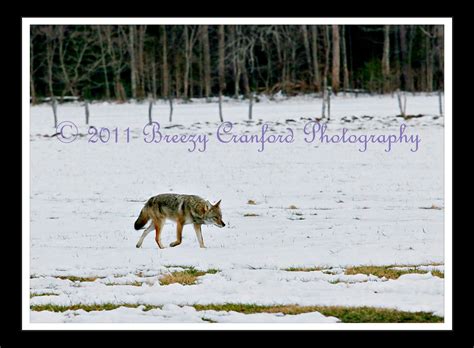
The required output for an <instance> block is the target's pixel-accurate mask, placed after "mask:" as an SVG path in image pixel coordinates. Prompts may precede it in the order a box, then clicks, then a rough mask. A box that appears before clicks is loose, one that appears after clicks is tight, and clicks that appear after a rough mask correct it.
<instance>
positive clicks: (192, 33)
mask: <svg viewBox="0 0 474 348" xmlns="http://www.w3.org/2000/svg"><path fill="white" fill-rule="evenodd" d="M196 33H197V27H196V26H192V25H185V26H184V50H185V55H184V56H185V60H184V64H185V65H184V79H183V80H184V81H183V84H184V87H183V88H184V91H183V97H184V98H185V99H187V98H188V97H189V95H190V91H189V74H190V70H191V61H192V54H193V47H194V44H195V43H196V40H197V37H198V36H197V35H196ZM191 90H192V88H191Z"/></svg>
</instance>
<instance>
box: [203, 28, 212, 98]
mask: <svg viewBox="0 0 474 348" xmlns="http://www.w3.org/2000/svg"><path fill="white" fill-rule="evenodd" d="M201 39H202V44H203V47H202V48H203V51H204V52H203V53H204V87H205V96H206V98H209V97H210V96H211V53H210V49H209V29H208V26H207V25H203V26H202V27H201Z"/></svg>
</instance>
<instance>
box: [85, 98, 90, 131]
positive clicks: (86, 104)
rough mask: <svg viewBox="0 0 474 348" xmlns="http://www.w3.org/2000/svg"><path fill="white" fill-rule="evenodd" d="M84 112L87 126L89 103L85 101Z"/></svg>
mask: <svg viewBox="0 0 474 348" xmlns="http://www.w3.org/2000/svg"><path fill="white" fill-rule="evenodd" d="M84 107H85V110H86V125H89V102H88V101H87V100H86V101H85V104H84Z"/></svg>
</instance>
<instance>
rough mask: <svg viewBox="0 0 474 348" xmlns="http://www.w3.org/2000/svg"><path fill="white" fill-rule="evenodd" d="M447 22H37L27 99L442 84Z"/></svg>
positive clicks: (382, 89)
mask: <svg viewBox="0 0 474 348" xmlns="http://www.w3.org/2000/svg"><path fill="white" fill-rule="evenodd" d="M443 41H444V33H443V26H442V25H436V26H433V25H396V26H395V25H390V26H389V25H386V26H374V25H371V26H361V25H332V26H325V25H261V26H260V25H259V26H255V25H237V26H235V25H209V26H207V25H173V26H162V25H131V26H129V25H127V26H125V25H112V26H109V25H100V26H97V25H88V26H84V25H68V26H60V25H55V26H32V27H31V42H30V49H31V62H30V63H31V69H30V74H31V85H30V89H31V97H32V102H33V103H36V102H37V101H39V99H40V98H42V97H49V96H52V95H54V96H58V97H64V96H75V97H79V98H84V99H104V100H118V101H124V100H127V99H130V98H134V99H144V98H147V97H149V96H152V97H153V98H169V97H176V98H183V99H188V98H195V97H207V98H208V97H212V96H217V95H219V94H221V95H227V96H235V97H237V96H238V95H241V94H243V95H244V96H248V95H249V93H269V94H273V93H277V92H278V91H282V92H283V93H285V94H287V95H292V94H296V93H310V92H319V91H321V90H322V89H323V88H324V87H325V86H330V87H332V89H333V91H334V92H335V93H337V92H341V91H344V90H354V89H358V90H364V91H367V92H371V93H389V92H392V91H394V90H396V89H401V90H405V91H427V92H430V91H435V90H440V89H443V75H444V69H443V66H444V47H443Z"/></svg>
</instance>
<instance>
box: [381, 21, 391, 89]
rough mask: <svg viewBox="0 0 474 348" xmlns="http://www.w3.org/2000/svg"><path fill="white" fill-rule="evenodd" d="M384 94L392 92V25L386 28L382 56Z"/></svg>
mask: <svg viewBox="0 0 474 348" xmlns="http://www.w3.org/2000/svg"><path fill="white" fill-rule="evenodd" d="M382 76H383V92H384V93H387V92H389V91H390V25H385V26H384V40H383V55H382Z"/></svg>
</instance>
